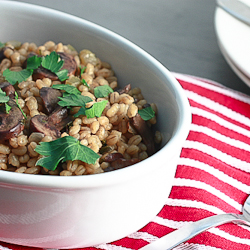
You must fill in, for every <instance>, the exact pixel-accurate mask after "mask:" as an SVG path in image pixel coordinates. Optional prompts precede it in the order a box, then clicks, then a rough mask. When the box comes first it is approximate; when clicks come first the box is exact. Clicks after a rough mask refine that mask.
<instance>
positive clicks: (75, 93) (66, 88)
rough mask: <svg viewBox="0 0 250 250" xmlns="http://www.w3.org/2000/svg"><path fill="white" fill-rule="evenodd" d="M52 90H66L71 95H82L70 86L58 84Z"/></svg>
mask: <svg viewBox="0 0 250 250" xmlns="http://www.w3.org/2000/svg"><path fill="white" fill-rule="evenodd" d="M52 88H53V89H60V90H64V91H65V92H66V93H69V94H71V95H81V92H80V91H79V90H78V89H77V88H76V87H75V86H72V85H69V84H56V85H53V86H52Z"/></svg>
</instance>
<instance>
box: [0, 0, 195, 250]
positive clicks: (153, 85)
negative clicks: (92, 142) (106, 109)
mask: <svg viewBox="0 0 250 250" xmlns="http://www.w3.org/2000/svg"><path fill="white" fill-rule="evenodd" d="M13 17H15V18H13ZM0 21H1V25H0V34H1V38H0V39H1V41H2V42H4V41H11V40H15V39H17V38H18V39H20V41H22V42H25V41H34V42H35V43H36V44H43V43H44V42H46V41H48V40H53V41H55V42H56V43H59V42H60V41H64V42H65V43H66V44H73V45H74V47H75V48H76V49H77V51H80V50H81V49H82V48H87V49H89V50H90V51H94V52H95V54H96V55H98V57H100V58H101V59H102V60H109V62H110V63H112V68H113V70H114V72H115V74H116V76H117V78H118V79H119V86H120V88H124V87H125V86H126V85H127V84H128V83H131V84H133V85H134V86H135V87H140V88H141V90H142V91H143V95H144V97H145V99H146V100H150V102H153V103H156V104H157V124H156V127H157V130H159V131H160V132H161V134H162V143H161V149H160V150H158V151H157V152H156V153H154V154H153V155H152V156H150V157H148V158H147V159H145V160H143V161H141V162H139V163H137V164H134V165H133V166H130V167H125V168H122V169H119V170H117V171H110V172H107V173H103V174H90V175H81V176H53V175H40V174H36V175H31V174H17V173H15V172H10V171H0V204H1V206H0V218H1V219H0V228H1V230H0V241H3V242H8V243H12V244H19V245H24V246H33V247H39V248H55V249H69V248H73V249H76V248H83V247H89V246H96V245H98V244H102V243H107V242H112V241H115V240H118V239H121V238H123V237H125V236H127V235H130V234H131V233H133V232H136V231H137V230H139V229H140V228H142V227H144V226H145V225H146V224H147V223H148V222H149V221H151V220H152V219H153V218H154V216H155V215H156V214H157V213H158V212H159V211H160V210H161V208H162V207H163V206H164V204H165V203H166V199H167V197H168V196H169V194H170V191H171V188H172V184H173V180H174V176H175V171H176V167H177V162H178V159H179V156H180V152H181V148H182V146H183V143H184V141H185V139H186V137H187V135H188V131H189V126H190V124H191V112H190V108H189V103H188V100H187V97H186V95H185V93H184V91H183V89H182V88H181V86H180V84H179V83H178V82H177V80H176V79H175V78H174V77H173V75H172V74H171V73H170V72H169V71H168V70H167V69H166V68H165V67H164V66H163V65H162V64H160V63H159V62H158V61H157V60H155V59H154V58H153V57H152V56H150V55H149V54H148V53H146V52H145V51H144V50H142V49H140V48H139V47H138V46H136V45H135V44H133V43H131V42H130V41H128V40H126V39H125V38H123V37H121V36H119V35H117V34H114V33H113V32H111V31H109V30H106V29H104V28H102V27H100V26H98V25H95V24H93V23H91V22H88V21H86V20H83V19H81V18H78V17H75V16H72V15H68V14H65V13H62V12H58V11H55V10H52V9H48V8H43V7H40V6H35V5H31V4H27V3H21V2H17V1H16V2H15V1H0ZM17 23H18V25H17ZM170 60H171V58H170Z"/></svg>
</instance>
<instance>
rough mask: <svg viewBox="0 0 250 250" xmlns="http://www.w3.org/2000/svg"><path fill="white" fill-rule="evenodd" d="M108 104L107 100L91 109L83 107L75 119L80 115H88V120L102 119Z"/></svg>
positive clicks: (96, 103)
mask: <svg viewBox="0 0 250 250" xmlns="http://www.w3.org/2000/svg"><path fill="white" fill-rule="evenodd" d="M107 103H108V101H107V100H103V101H100V102H95V103H94V104H93V105H92V107H90V108H85V107H81V108H80V110H79V111H78V112H77V113H76V114H75V115H74V117H78V116H79V115H86V116H87V118H93V117H100V116H101V115H102V112H103V110H104V108H105V107H106V105H107Z"/></svg>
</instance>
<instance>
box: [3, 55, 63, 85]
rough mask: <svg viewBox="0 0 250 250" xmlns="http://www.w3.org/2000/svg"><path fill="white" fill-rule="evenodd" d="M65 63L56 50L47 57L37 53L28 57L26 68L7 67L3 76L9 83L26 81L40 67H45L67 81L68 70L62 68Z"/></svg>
mask: <svg viewBox="0 0 250 250" xmlns="http://www.w3.org/2000/svg"><path fill="white" fill-rule="evenodd" d="M63 64H64V60H63V59H61V58H60V56H59V55H58V54H57V53H56V52H55V51H52V52H51V53H50V54H49V55H47V56H45V57H40V56H37V55H34V56H31V57H29V58H28V59H27V66H26V69H22V70H21V71H11V70H10V69H6V70H4V72H3V76H4V77H5V79H6V80H7V81H8V82H9V83H11V84H12V85H15V84H16V83H17V82H18V83H20V82H23V81H26V80H27V79H28V78H29V77H30V76H31V75H32V74H33V72H34V70H36V69H37V68H38V67H43V68H45V69H47V70H49V71H51V72H52V73H54V74H56V75H57V76H58V78H59V80H60V81H65V80H66V79H68V70H67V69H63V70H61V68H62V67H63Z"/></svg>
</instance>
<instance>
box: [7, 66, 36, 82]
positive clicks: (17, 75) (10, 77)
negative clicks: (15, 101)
mask: <svg viewBox="0 0 250 250" xmlns="http://www.w3.org/2000/svg"><path fill="white" fill-rule="evenodd" d="M32 73H33V70H28V69H23V70H21V71H11V70H9V69H6V70H4V72H3V76H4V77H5V79H6V80H7V81H8V82H9V83H10V84H12V85H15V84H16V83H17V82H19V83H20V82H23V81H25V80H27V79H28V78H29V77H30V76H31V75H32Z"/></svg>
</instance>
